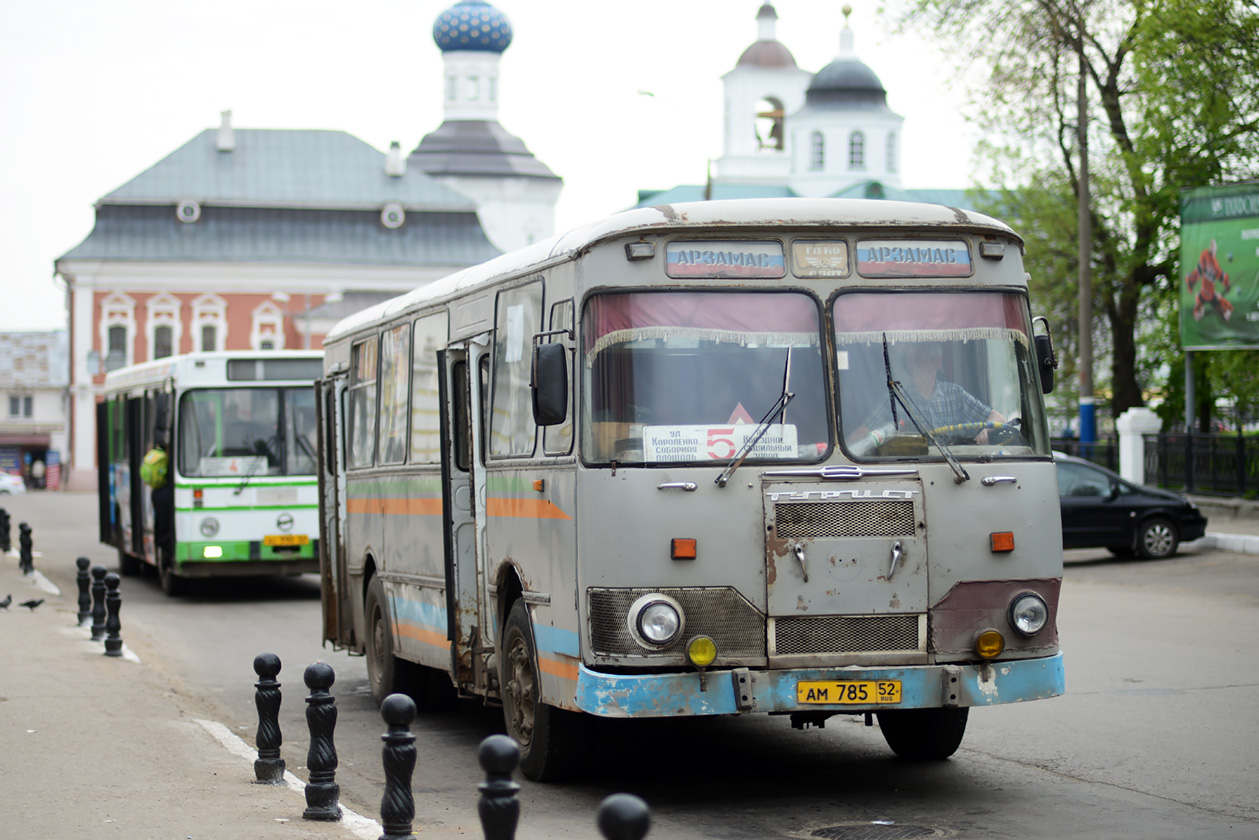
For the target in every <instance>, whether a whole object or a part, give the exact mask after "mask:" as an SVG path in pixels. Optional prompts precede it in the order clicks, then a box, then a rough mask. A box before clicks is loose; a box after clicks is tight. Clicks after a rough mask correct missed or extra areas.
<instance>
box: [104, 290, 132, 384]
mask: <svg viewBox="0 0 1259 840" xmlns="http://www.w3.org/2000/svg"><path fill="white" fill-rule="evenodd" d="M135 310H136V302H135V299H134V298H132V297H130V296H128V295H125V294H123V293H122V292H111V293H110V294H108V295H106V296H105V297H104V298H102V299H101V302H100V313H101V322H100V333H99V339H98V340H99V341H100V344H99V345H97V346H99V347H101V348H102V349H103V350H104V351H105V372H106V373H108V372H109V371H111V370H118V368H122V367H126V366H127V365H130V364H132V363H133V362H134V359H133V358H132V352H133V350H134V344H135V341H134V338H133V336H135V334H136V319H135Z"/></svg>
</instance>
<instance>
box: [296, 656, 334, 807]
mask: <svg viewBox="0 0 1259 840" xmlns="http://www.w3.org/2000/svg"><path fill="white" fill-rule="evenodd" d="M304 676H305V679H306V687H307V688H309V689H310V696H309V697H307V698H306V724H307V725H308V726H309V727H310V750H309V751H308V752H307V753H306V768H307V769H308V770H310V781H308V782H306V810H305V811H303V812H302V816H303V817H304V818H305V819H308V820H339V819H341V806H340V804H338V803H339V802H340V799H341V788H340V787H339V786H338V785H337V783H336V775H337V748H336V745H335V744H333V742H332V733H333V730H335V729H336V727H337V701H336V698H334V697H333V696H332V695H331V694H330V693H328V689H330V688H332V684H333V683H334V682H335V681H336V679H337V677H336V674H334V673H333V671H332V666H331V665H329V664H328V663H326V662H315V663H313V664H310V665H307V666H306V673H305V675H304Z"/></svg>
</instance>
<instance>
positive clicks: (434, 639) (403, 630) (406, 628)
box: [398, 623, 575, 673]
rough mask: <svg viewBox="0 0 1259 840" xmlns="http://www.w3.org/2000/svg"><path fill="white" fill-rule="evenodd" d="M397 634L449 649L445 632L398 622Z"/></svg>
mask: <svg viewBox="0 0 1259 840" xmlns="http://www.w3.org/2000/svg"><path fill="white" fill-rule="evenodd" d="M398 635H399V636H405V637H406V638H408V639H415V640H416V641H417V642H424V643H425V644H427V645H436V646H437V647H439V648H442V649H443V650H450V641H449V640H447V638H446V634H445V633H439V632H437V631H436V630H428V629H425V628H423V627H418V626H416V625H414V624H401V623H400V624H399V625H398ZM574 673H575V672H574Z"/></svg>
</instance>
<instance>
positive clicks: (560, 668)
mask: <svg viewBox="0 0 1259 840" xmlns="http://www.w3.org/2000/svg"><path fill="white" fill-rule="evenodd" d="M538 669H539V670H541V671H542V672H543V673H544V674H550V675H551V676H553V677H560V678H561V679H565V680H572V681H573V682H576V681H577V664H576V663H575V662H565V661H561V660H558V659H547V658H546V657H545V656H543V655H541V654H538Z"/></svg>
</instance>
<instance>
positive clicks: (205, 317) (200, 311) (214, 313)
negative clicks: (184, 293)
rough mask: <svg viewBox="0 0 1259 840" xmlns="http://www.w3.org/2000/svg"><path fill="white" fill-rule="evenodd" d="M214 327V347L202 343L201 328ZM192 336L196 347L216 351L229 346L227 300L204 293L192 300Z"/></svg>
mask: <svg viewBox="0 0 1259 840" xmlns="http://www.w3.org/2000/svg"><path fill="white" fill-rule="evenodd" d="M202 327H214V343H215V346H214V347H203V346H202V345H201V328H202ZM192 338H193V344H194V346H195V349H197V350H201V351H204V352H214V351H217V350H222V349H224V348H225V347H227V301H226V300H224V299H223V298H221V297H219V296H218V295H214V294H204V295H201V297H199V298H197V299H196V300H194V301H193V302H192Z"/></svg>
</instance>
